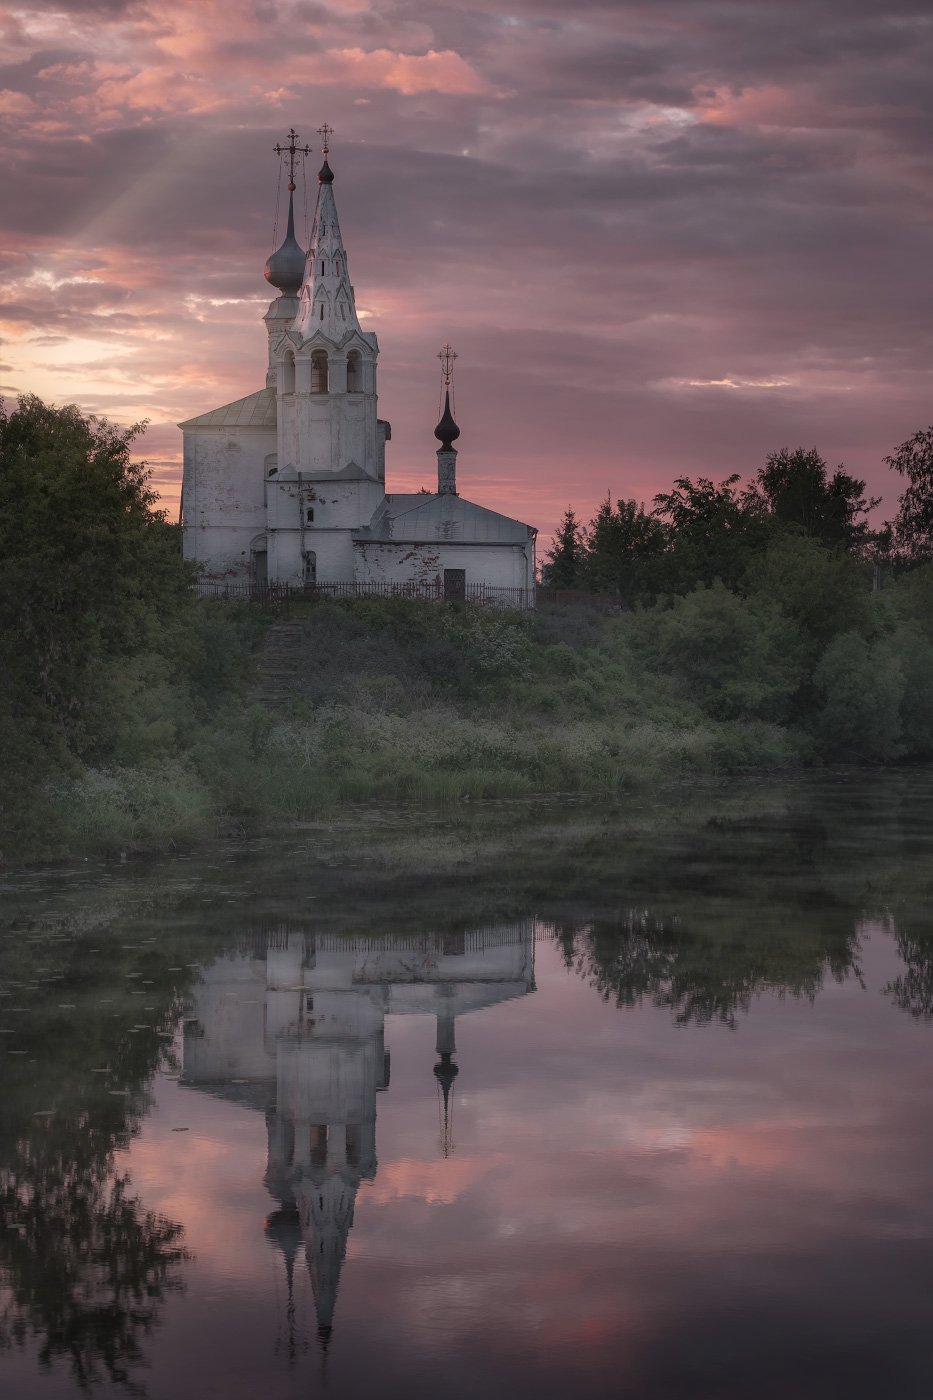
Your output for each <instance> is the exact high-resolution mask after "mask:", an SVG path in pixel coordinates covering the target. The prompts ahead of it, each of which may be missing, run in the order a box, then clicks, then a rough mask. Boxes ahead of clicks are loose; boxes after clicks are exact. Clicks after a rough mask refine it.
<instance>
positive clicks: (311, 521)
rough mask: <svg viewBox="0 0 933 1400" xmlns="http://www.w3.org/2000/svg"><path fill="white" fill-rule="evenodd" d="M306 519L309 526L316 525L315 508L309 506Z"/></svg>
mask: <svg viewBox="0 0 933 1400" xmlns="http://www.w3.org/2000/svg"><path fill="white" fill-rule="evenodd" d="M305 519H306V520H307V522H308V524H309V525H313V524H314V506H308V509H307V513H306V515H305Z"/></svg>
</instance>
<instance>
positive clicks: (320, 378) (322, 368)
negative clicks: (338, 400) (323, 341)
mask: <svg viewBox="0 0 933 1400" xmlns="http://www.w3.org/2000/svg"><path fill="white" fill-rule="evenodd" d="M311 392H312V394H326V393H327V353H326V351H324V350H315V352H314V354H313V355H312V356H311Z"/></svg>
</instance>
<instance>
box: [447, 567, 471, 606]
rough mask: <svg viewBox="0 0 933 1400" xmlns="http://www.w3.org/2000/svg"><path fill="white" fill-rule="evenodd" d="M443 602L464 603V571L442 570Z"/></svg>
mask: <svg viewBox="0 0 933 1400" xmlns="http://www.w3.org/2000/svg"><path fill="white" fill-rule="evenodd" d="M444 602H445V603H465V602H466V569H445V570H444Z"/></svg>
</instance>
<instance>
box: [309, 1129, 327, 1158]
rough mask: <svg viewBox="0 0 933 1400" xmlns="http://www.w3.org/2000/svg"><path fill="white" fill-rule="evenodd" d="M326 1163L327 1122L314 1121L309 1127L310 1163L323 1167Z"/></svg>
mask: <svg viewBox="0 0 933 1400" xmlns="http://www.w3.org/2000/svg"><path fill="white" fill-rule="evenodd" d="M326 1164H327V1124H326V1123H315V1124H314V1126H313V1127H312V1129H311V1165H312V1167H323V1166H325V1165H326Z"/></svg>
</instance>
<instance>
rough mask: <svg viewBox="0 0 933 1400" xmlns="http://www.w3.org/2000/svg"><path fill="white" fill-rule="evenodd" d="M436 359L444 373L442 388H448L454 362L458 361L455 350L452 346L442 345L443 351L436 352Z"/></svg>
mask: <svg viewBox="0 0 933 1400" xmlns="http://www.w3.org/2000/svg"><path fill="white" fill-rule="evenodd" d="M437 358H438V359H439V360H440V362H441V369H442V370H443V372H444V388H445V389H449V388H450V381H451V379H452V378H453V372H454V360H456V359H458V358H459V356H458V355H457V352H456V350H455V349H454V348H453V346H452V345H447V344H445V345H444V348H443V350H438V352H437Z"/></svg>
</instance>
